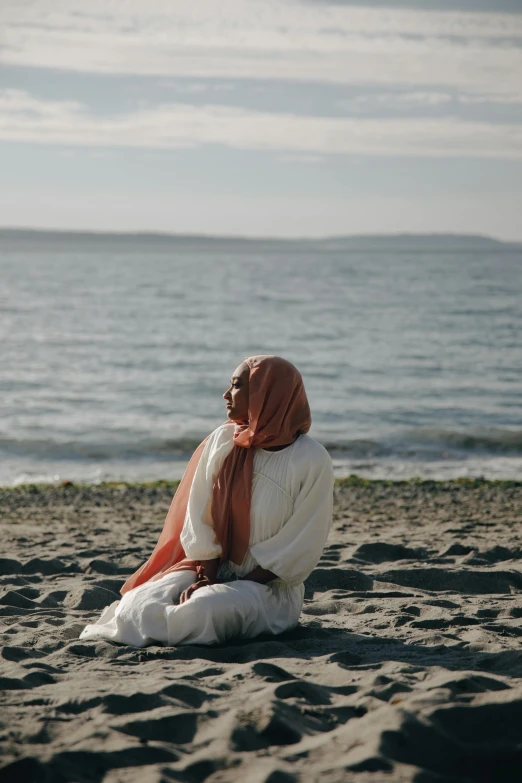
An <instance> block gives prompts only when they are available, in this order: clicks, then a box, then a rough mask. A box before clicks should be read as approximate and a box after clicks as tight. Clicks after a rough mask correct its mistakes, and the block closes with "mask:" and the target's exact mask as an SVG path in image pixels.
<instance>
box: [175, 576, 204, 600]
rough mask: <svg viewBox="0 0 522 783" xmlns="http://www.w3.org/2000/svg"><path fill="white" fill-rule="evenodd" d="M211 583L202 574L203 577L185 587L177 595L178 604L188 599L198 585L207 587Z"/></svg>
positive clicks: (198, 587) (197, 588)
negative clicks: (178, 595)
mask: <svg viewBox="0 0 522 783" xmlns="http://www.w3.org/2000/svg"><path fill="white" fill-rule="evenodd" d="M211 584H212V582H211V581H210V579H208V578H207V577H206V576H204V577H203V579H200V580H198V581H197V582H194V584H193V585H190V587H187V589H186V590H183V592H182V593H181V595H180V597H179V602H180V604H184V603H185V601H188V600H189V598H190V597H191V596H192V595H193V594H194V593H195V592H196V590H199V589H200V587H209V585H211Z"/></svg>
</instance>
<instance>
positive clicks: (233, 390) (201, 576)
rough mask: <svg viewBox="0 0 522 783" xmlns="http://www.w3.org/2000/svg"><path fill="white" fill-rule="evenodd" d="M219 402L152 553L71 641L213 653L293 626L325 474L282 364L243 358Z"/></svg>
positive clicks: (327, 483)
mask: <svg viewBox="0 0 522 783" xmlns="http://www.w3.org/2000/svg"><path fill="white" fill-rule="evenodd" d="M223 397H224V399H225V401H226V405H227V416H228V419H229V421H228V422H226V423H225V424H223V425H222V426H220V427H218V428H217V430H215V431H214V432H213V433H211V435H209V436H208V438H207V439H206V440H205V441H203V443H202V444H201V445H200V446H199V447H198V449H197V450H196V452H195V453H194V456H193V457H192V459H191V461H190V463H189V465H188V467H187V470H186V472H185V475H184V476H183V480H182V481H181V483H180V485H179V487H178V490H177V492H176V494H175V496H174V499H173V501H172V505H171V507H170V510H169V513H168V515H167V519H166V521H165V526H164V528H163V532H162V534H161V536H160V539H159V541H158V544H157V545H156V548H155V550H154V552H153V553H152V555H151V557H150V558H149V560H148V561H147V562H146V563H145V564H144V565H143V566H142V567H141V568H140V569H139V570H138V571H137V572H136V573H135V574H134V575H133V576H132V577H131V578H130V579H129V580H128V581H127V582H126V583H125V585H124V586H123V588H122V590H121V592H122V594H123V598H122V599H121V601H116V602H115V603H113V604H111V606H109V607H107V608H106V609H105V610H104V612H103V613H102V615H101V617H100V619H99V620H98V622H97V623H95V624H93V625H88V626H87V627H86V628H85V629H84V630H83V632H82V634H81V636H80V638H81V639H96V638H104V639H109V640H111V641H115V642H120V643H121V644H131V645H134V646H136V647H144V646H145V645H147V644H154V643H161V644H168V645H180V644H213V643H216V642H224V641H226V640H227V639H230V638H232V637H243V638H251V637H253V636H257V635H258V634H260V633H264V632H269V633H274V634H278V633H282V632H283V631H286V630H288V629H289V628H293V627H294V626H295V625H297V622H298V620H299V615H300V613H301V609H302V606H303V599H304V585H303V582H304V580H305V579H306V578H307V576H308V575H309V574H310V572H311V571H312V570H313V568H315V566H316V564H317V562H318V560H319V558H320V556H321V552H322V549H323V546H324V543H325V541H326V537H327V535H328V531H329V528H330V524H331V519H332V487H333V471H332V463H331V460H330V457H329V456H328V453H327V452H326V450H325V449H324V448H323V447H322V446H321V445H320V444H319V443H317V442H316V441H315V440H312V438H310V437H309V436H308V435H307V434H306V433H307V432H308V430H309V429H310V424H311V419H310V408H309V406H308V400H307V398H306V393H305V390H304V386H303V380H302V378H301V375H300V374H299V372H298V371H297V369H296V368H295V367H294V366H293V365H292V364H290V362H287V361H286V360H285V359H281V358H279V357H277V356H253V357H250V358H248V359H245V361H244V362H243V363H242V364H240V365H239V367H238V368H237V369H236V370H235V372H234V375H233V377H232V380H231V384H230V388H229V389H227V391H226V392H225V394H224V395H223Z"/></svg>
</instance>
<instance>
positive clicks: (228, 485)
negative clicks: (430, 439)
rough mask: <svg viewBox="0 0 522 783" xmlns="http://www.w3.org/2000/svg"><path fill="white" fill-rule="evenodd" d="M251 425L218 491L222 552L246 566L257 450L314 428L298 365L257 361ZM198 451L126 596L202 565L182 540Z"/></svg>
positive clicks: (237, 433)
mask: <svg viewBox="0 0 522 783" xmlns="http://www.w3.org/2000/svg"><path fill="white" fill-rule="evenodd" d="M245 362H246V364H247V365H248V367H249V370H250V372H249V378H248V389H249V404H248V422H245V423H243V424H234V425H233V424H230V426H231V427H232V426H233V427H234V437H233V443H232V446H231V450H230V452H229V454H228V455H227V456H226V458H225V460H224V462H223V464H222V466H221V467H220V469H219V472H218V475H217V477H216V480H215V482H214V486H213V489H212V513H211V517H212V527H213V529H214V532H215V535H216V538H217V540H218V541H219V543H220V544H221V547H222V554H221V559H222V560H231V561H232V562H234V563H237V564H238V565H239V564H241V562H242V561H243V558H244V556H245V554H246V552H247V549H248V544H249V540H250V504H251V498H252V476H253V467H254V453H255V449H256V448H275V447H277V446H287V445H290V444H291V443H293V442H294V441H295V440H296V438H297V437H298V436H299V435H300V434H304V433H306V432H308V430H309V429H310V425H311V416H310V407H309V405H308V400H307V397H306V392H305V389H304V385H303V379H302V377H301V374H300V373H299V371H298V370H297V369H296V367H294V365H293V364H291V363H290V362H288V361H286V359H282V358H280V357H279V356H251V357H249V358H248V359H245ZM207 440H208V438H206V439H205V440H204V441H203V442H202V443H201V444H200V445H199V446H198V448H197V449H196V451H195V452H194V454H193V455H192V458H191V460H190V462H189V464H188V466H187V469H186V471H185V474H184V476H183V478H182V480H181V482H180V484H179V486H178V489H177V491H176V494H175V495H174V498H173V500H172V503H171V506H170V509H169V512H168V514H167V518H166V520H165V524H164V526H163V531H162V533H161V535H160V537H159V540H158V543H157V544H156V547H155V549H154V551H153V553H152V555H151V556H150V557H149V559H148V560H147V562H146V563H144V565H142V566H141V568H139V569H138V571H136V573H135V574H133V575H132V576H131V577H130V578H129V579H128V580H127V581H126V582H125V584H124V585H123V587H122V589H121V592H122V594H123V593H126V592H128V591H129V590H132V588H134V587H138V586H139V585H141V584H143V583H144V582H147V581H149V579H153V578H154V577H156V578H159V577H161V576H163V575H164V574H166V573H167V572H169V571H178V570H190V571H195V570H196V568H197V566H198V562H197V561H195V560H190V559H188V558H186V557H185V552H184V551H183V547H182V546H181V541H180V536H181V531H182V529H183V523H184V521H185V515H186V513H187V505H188V499H189V495H190V489H191V486H192V479H193V477H194V473H195V471H196V468H197V466H198V464H199V460H200V458H201V455H202V453H203V450H204V448H205V444H206V442H207Z"/></svg>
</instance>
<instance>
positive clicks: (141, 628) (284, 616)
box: [80, 571, 304, 647]
mask: <svg viewBox="0 0 522 783" xmlns="http://www.w3.org/2000/svg"><path fill="white" fill-rule="evenodd" d="M195 579H196V574H195V573H194V572H193V571H174V572H173V573H170V574H166V575H165V576H164V577H163V578H162V579H159V580H158V581H155V582H146V583H145V584H143V585H140V586H139V587H135V588H134V589H133V590H130V591H129V592H128V593H125V595H124V596H123V598H122V599H121V601H115V602H114V603H112V604H111V605H110V606H107V607H106V608H105V609H104V610H103V612H102V615H101V617H100V619H99V620H98V621H97V622H96V623H93V624H92V625H87V626H86V627H85V628H84V630H83V631H82V633H81V634H80V639H107V640H109V641H111V642H119V643H120V644H131V645H133V646H134V647H145V646H146V645H148V644H158V643H159V644H165V645H170V646H177V645H181V644H216V643H218V642H226V641H228V640H229V639H232V638H241V637H242V638H246V639H250V638H252V637H253V636H258V635H259V634H261V633H273V634H279V633H282V632H283V631H287V630H289V629H290V628H294V627H295V626H296V625H297V623H298V620H299V615H300V614H301V609H302V606H303V599H304V585H299V586H298V587H290V586H288V585H286V584H284V583H283V582H280V581H279V580H277V581H274V582H272V583H269V584H268V585H261V584H258V583H257V582H249V581H246V580H245V581H242V580H240V581H236V582H229V583H227V584H217V585H211V586H208V587H201V588H200V589H199V590H197V591H196V592H195V593H194V594H193V595H192V596H191V598H189V600H188V601H186V602H185V603H183V604H179V603H178V601H179V597H180V595H181V593H182V592H183V590H185V589H186V588H187V587H189V585H191V584H193V582H194V581H195Z"/></svg>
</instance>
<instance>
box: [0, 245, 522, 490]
mask: <svg viewBox="0 0 522 783" xmlns="http://www.w3.org/2000/svg"><path fill="white" fill-rule="evenodd" d="M0 280H1V287H0V330H1V347H2V350H1V367H0V386H1V392H2V399H3V416H2V420H1V425H0V427H1V429H0V483H1V484H4V485H5V484H10V485H14V484H19V483H26V482H61V481H64V480H71V481H84V482H99V481H104V480H128V481H134V480H152V479H159V478H162V479H171V478H179V477H180V476H181V474H182V472H183V469H184V467H185V465H186V462H187V459H188V457H189V456H190V454H191V452H192V450H193V449H194V448H195V446H196V445H197V443H198V442H199V441H200V440H201V439H202V438H203V437H204V436H205V435H206V434H207V433H208V432H209V431H210V430H212V429H214V428H215V427H217V426H218V425H219V424H220V423H221V422H222V421H224V420H225V418H226V416H225V408H224V401H223V399H222V394H223V392H224V390H225V389H226V387H227V385H228V381H229V377H230V375H231V373H232V371H233V369H234V368H235V367H236V365H237V364H239V363H240V361H241V360H242V359H243V358H244V357H245V356H247V355H251V354H256V353H274V354H278V355H281V356H284V357H286V358H287V359H289V360H290V361H292V362H294V363H295V364H296V365H297V366H298V367H299V369H300V370H301V372H302V374H303V377H304V380H305V385H306V389H307V392H308V396H309V399H310V406H311V409H312V416H313V427H312V431H311V433H310V434H311V435H312V436H313V437H315V438H316V439H317V440H319V441H320V442H321V443H323V444H324V445H325V446H326V447H327V448H328V450H329V451H330V453H331V456H332V459H333V461H334V466H335V470H336V473H337V474H338V475H348V474H358V475H361V476H366V477H375V478H390V479H404V478H410V477H425V478H451V477H466V476H468V477H471V476H483V477H485V478H508V479H522V416H521V407H520V402H521V392H522V248H521V247H518V248H517V247H516V246H508V245H503V244H501V243H496V242H493V241H488V240H481V239H480V238H472V237H469V238H459V237H417V238H415V237H390V238H380V239H372V238H359V239H345V240H343V239H337V240H324V241H319V240H318V241H276V240H274V241H267V240H265V241H262V240H259V241H247V240H232V239H231V240H227V239H213V238H197V237H178V238H176V237H161V236H153V235H151V236H146V235H136V236H121V237H117V236H112V237H111V236H110V235H107V236H101V235H91V236H90V235H87V234H86V235H82V234H78V235H73V234H63V235H60V234H52V233H50V234H45V233H30V232H23V231H22V232H9V231H2V232H0Z"/></svg>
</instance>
